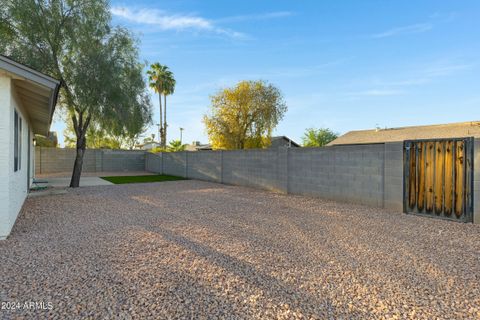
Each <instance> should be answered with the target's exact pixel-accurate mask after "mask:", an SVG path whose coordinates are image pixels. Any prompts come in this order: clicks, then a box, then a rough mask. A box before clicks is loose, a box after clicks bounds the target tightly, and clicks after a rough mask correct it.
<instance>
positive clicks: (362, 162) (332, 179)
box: [288, 144, 384, 207]
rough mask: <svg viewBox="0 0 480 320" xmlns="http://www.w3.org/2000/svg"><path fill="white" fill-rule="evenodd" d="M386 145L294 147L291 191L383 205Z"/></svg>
mask: <svg viewBox="0 0 480 320" xmlns="http://www.w3.org/2000/svg"><path fill="white" fill-rule="evenodd" d="M383 170H384V146H383V144H378V145H359V146H335V147H326V148H302V149H298V150H296V149H290V150H289V158H288V181H289V184H288V192H290V193H295V194H305V195H312V196H319V197H322V198H327V199H332V200H339V201H346V202H352V203H360V204H367V205H372V206H379V207H383Z"/></svg>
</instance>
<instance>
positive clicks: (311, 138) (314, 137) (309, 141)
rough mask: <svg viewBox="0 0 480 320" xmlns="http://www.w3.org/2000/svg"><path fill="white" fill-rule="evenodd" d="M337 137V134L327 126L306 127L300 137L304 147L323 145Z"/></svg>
mask: <svg viewBox="0 0 480 320" xmlns="http://www.w3.org/2000/svg"><path fill="white" fill-rule="evenodd" d="M337 138H338V134H337V133H335V132H333V131H332V130H330V129H328V128H320V129H315V128H308V129H306V130H305V133H304V134H303V137H302V145H303V146H304V147H323V146H325V145H327V144H329V143H330V142H332V141H333V140H335V139H337Z"/></svg>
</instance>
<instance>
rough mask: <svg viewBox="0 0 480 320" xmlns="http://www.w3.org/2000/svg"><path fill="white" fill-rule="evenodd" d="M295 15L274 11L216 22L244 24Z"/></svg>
mask: <svg viewBox="0 0 480 320" xmlns="http://www.w3.org/2000/svg"><path fill="white" fill-rule="evenodd" d="M292 15H293V12H290V11H274V12H267V13H261V14H247V15H238V16H233V17H226V18H221V19H217V20H215V22H217V23H231V22H243V21H255V20H270V19H277V18H285V17H290V16H292Z"/></svg>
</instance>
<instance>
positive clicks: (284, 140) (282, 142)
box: [270, 136, 300, 148]
mask: <svg viewBox="0 0 480 320" xmlns="http://www.w3.org/2000/svg"><path fill="white" fill-rule="evenodd" d="M275 147H296V148H298V147H300V145H299V144H298V143H296V142H295V141H293V140H292V139H290V138H289V137H287V136H276V137H272V144H271V145H270V148H275Z"/></svg>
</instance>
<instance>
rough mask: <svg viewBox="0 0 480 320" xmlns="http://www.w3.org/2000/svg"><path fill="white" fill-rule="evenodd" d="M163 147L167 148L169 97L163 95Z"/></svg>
mask: <svg viewBox="0 0 480 320" xmlns="http://www.w3.org/2000/svg"><path fill="white" fill-rule="evenodd" d="M163 102H164V103H163V146H164V147H166V146H167V95H166V94H164V95H163Z"/></svg>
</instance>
